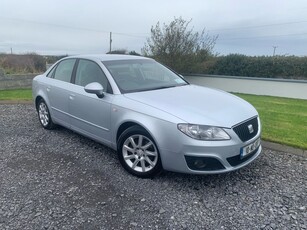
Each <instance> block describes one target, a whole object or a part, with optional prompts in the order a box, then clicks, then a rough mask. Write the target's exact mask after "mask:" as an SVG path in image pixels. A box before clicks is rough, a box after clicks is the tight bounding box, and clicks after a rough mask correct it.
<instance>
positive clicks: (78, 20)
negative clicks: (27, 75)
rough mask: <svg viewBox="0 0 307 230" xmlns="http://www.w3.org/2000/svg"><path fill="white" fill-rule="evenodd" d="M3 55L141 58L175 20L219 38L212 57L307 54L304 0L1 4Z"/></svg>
mask: <svg viewBox="0 0 307 230" xmlns="http://www.w3.org/2000/svg"><path fill="white" fill-rule="evenodd" d="M0 12H1V13H0V53H11V52H12V53H17V54H22V53H30V52H31V53H32V52H35V53H38V54H42V55H66V54H68V55H74V54H85V53H106V52H108V51H109V48H110V42H109V41H110V32H112V50H116V49H126V50H127V51H136V52H138V53H141V49H142V47H144V44H145V43H146V39H147V38H149V37H150V29H151V27H152V26H154V25H156V24H157V22H160V23H162V24H163V23H165V24H169V23H170V22H171V21H173V20H174V18H175V17H177V18H178V17H182V18H183V19H185V20H190V19H192V21H191V23H190V25H191V27H190V28H193V31H194V32H200V31H202V30H203V29H204V28H205V29H206V31H207V32H208V33H209V35H212V36H215V35H218V39H217V41H216V45H215V47H214V52H215V53H217V54H219V55H227V54H231V53H238V54H245V55H250V56H261V55H268V56H270V55H273V53H274V50H275V55H297V56H307V1H306V0H129V1H125V0H108V1H106V0H0Z"/></svg>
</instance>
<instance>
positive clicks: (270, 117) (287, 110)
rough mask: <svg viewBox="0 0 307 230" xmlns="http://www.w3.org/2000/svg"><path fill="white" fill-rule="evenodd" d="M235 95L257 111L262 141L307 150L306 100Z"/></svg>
mask: <svg viewBox="0 0 307 230" xmlns="http://www.w3.org/2000/svg"><path fill="white" fill-rule="evenodd" d="M235 95H237V96H239V97H241V98H243V99H244V100H246V101H248V102H249V103H251V104H252V105H253V106H254V107H255V108H256V109H257V110H258V112H259V115H260V119H261V124H262V138H263V139H264V140H267V141H272V142H276V143H280V144H285V145H288V146H292V147H297V148H301V149H307V100H300V99H290V98H281V97H270V96H257V95H247V94H238V93H236V94H235Z"/></svg>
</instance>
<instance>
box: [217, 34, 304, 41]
mask: <svg viewBox="0 0 307 230" xmlns="http://www.w3.org/2000/svg"><path fill="white" fill-rule="evenodd" d="M305 35H307V33H301V34H279V35H263V36H254V37H236V38H224V39H223V38H221V39H219V41H224V40H241V39H255V38H269V37H286V36H305Z"/></svg>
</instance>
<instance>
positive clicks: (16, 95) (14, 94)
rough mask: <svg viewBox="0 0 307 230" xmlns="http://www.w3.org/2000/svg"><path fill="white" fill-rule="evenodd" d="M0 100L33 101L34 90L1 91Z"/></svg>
mask: <svg viewBox="0 0 307 230" xmlns="http://www.w3.org/2000/svg"><path fill="white" fill-rule="evenodd" d="M0 100H2V101H30V100H32V90H31V89H8V90H0Z"/></svg>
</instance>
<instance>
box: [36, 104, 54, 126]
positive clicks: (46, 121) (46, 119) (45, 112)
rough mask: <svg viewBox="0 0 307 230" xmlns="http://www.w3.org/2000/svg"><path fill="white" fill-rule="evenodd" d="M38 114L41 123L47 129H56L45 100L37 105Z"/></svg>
mask: <svg viewBox="0 0 307 230" xmlns="http://www.w3.org/2000/svg"><path fill="white" fill-rule="evenodd" d="M37 114H38V119H39V122H40V123H41V125H42V126H43V127H44V128H45V129H54V128H55V124H54V123H53V121H52V118H51V116H50V112H49V108H48V106H47V104H46V102H45V101H44V100H43V99H40V100H39V101H38V103H37Z"/></svg>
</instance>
